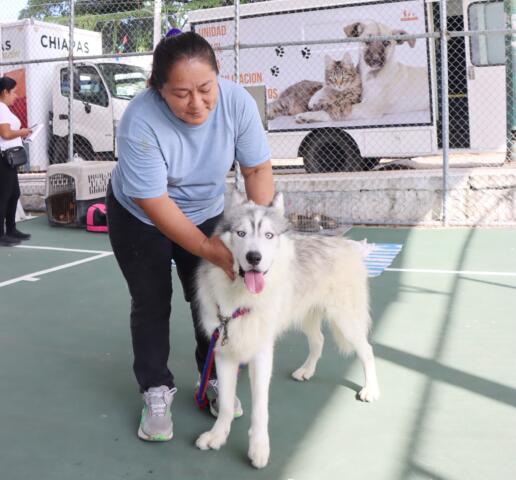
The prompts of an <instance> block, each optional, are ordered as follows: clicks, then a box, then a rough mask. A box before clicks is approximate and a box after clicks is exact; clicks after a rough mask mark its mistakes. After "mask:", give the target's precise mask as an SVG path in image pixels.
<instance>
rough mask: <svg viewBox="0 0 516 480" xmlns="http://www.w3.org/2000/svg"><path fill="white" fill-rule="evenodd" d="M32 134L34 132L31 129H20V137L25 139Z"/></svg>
mask: <svg viewBox="0 0 516 480" xmlns="http://www.w3.org/2000/svg"><path fill="white" fill-rule="evenodd" d="M31 133H32V130H31V129H30V128H21V129H20V134H21V135H20V137H22V138H25V137H27V136H29V135H30V134H31Z"/></svg>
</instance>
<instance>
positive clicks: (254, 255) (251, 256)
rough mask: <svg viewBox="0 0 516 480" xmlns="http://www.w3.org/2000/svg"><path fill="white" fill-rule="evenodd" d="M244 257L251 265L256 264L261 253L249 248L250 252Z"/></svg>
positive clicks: (260, 257)
mask: <svg viewBox="0 0 516 480" xmlns="http://www.w3.org/2000/svg"><path fill="white" fill-rule="evenodd" d="M245 258H246V260H247V261H248V262H249V263H250V264H251V265H258V264H259V263H260V260H261V259H262V254H261V253H260V252H256V251H253V250H251V251H250V252H247V254H246V256H245Z"/></svg>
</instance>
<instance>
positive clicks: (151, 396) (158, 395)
mask: <svg viewBox="0 0 516 480" xmlns="http://www.w3.org/2000/svg"><path fill="white" fill-rule="evenodd" d="M176 392H177V388H174V389H172V390H171V391H170V397H171V398H172V397H173V396H174V394H175V393H176ZM167 393H169V392H168V391H166V390H161V391H160V390H158V391H147V392H146V393H145V395H146V397H147V398H148V403H147V405H148V406H149V411H150V414H151V415H152V416H158V417H163V416H165V414H166V413H167V401H166V399H165V394H167Z"/></svg>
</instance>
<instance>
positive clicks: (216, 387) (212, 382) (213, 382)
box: [208, 380, 219, 396]
mask: <svg viewBox="0 0 516 480" xmlns="http://www.w3.org/2000/svg"><path fill="white" fill-rule="evenodd" d="M208 385H209V388H211V389H212V390H213V392H214V393H215V395H217V396H218V395H219V383H218V382H217V380H210V381H209V384H208Z"/></svg>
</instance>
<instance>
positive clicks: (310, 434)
mask: <svg viewBox="0 0 516 480" xmlns="http://www.w3.org/2000/svg"><path fill="white" fill-rule="evenodd" d="M20 229H22V230H24V231H27V232H29V233H32V239H31V241H30V242H26V243H24V245H23V246H24V247H31V248H18V247H16V248H2V249H0V305H1V309H0V384H1V386H2V387H1V395H0V411H1V412H2V415H1V424H0V469H1V472H0V478H2V479H4V480H22V479H23V480H32V479H38V480H47V479H48V480H62V479H63V480H64V479H66V480H76V479H91V480H114V479H158V478H159V479H169V480H190V479H192V480H196V479H237V480H244V479H267V480H276V479H277V480H289V479H292V480H327V479H328V480H329V479H347V480H354V479H368V480H391V479H395V480H398V479H399V480H405V479H422V480H424V479H435V480H458V479H467V480H474V479H479V480H485V479H495V478H496V479H499V480H506V479H507V480H509V479H514V478H516V410H515V407H516V368H515V367H516V348H515V345H516V229H509V228H507V229H446V230H443V229H406V228H404V229H391V228H367V229H365V228H364V229H359V228H353V229H352V230H351V231H350V232H349V234H348V235H349V236H350V237H351V238H354V239H357V240H360V239H363V238H366V237H367V239H368V241H369V242H377V243H382V242H383V243H389V242H392V243H402V244H403V249H402V251H401V252H400V254H399V255H398V256H397V258H396V259H395V261H394V263H393V265H392V266H391V270H389V271H386V272H384V273H382V274H381V275H380V276H379V277H377V278H372V279H371V280H370V286H371V306H372V307H371V309H372V316H373V319H374V320H373V321H374V325H373V329H372V332H371V339H372V343H373V346H374V349H375V353H376V356H377V369H378V376H379V380H380V386H381V389H382V396H381V398H380V400H379V401H378V402H377V403H374V404H364V403H361V402H359V401H357V400H356V398H355V396H356V392H357V390H358V388H359V385H360V384H361V383H362V372H361V368H360V365H359V363H358V361H357V360H356V358H355V357H353V356H352V357H348V358H342V357H341V356H339V354H338V352H337V350H336V348H335V346H334V344H333V341H332V340H331V339H330V338H331V337H330V336H329V335H326V338H327V342H326V345H325V351H324V353H323V357H322V359H321V361H320V363H319V367H318V370H317V372H316V375H315V376H314V378H313V379H312V380H310V381H309V382H306V383H297V382H296V381H294V380H292V379H291V378H290V373H291V372H292V371H293V370H295V369H296V368H297V367H298V366H299V365H300V364H301V363H302V362H303V360H304V358H305V355H306V353H307V346H306V341H305V339H304V337H303V336H302V335H301V334H299V333H295V332H291V333H288V334H287V335H285V336H284V337H283V338H282V339H281V340H280V341H279V342H278V344H277V347H276V355H275V368H274V376H273V379H272V385H271V396H270V437H271V460H270V463H269V465H268V466H267V467H266V468H265V469H263V470H260V471H258V470H255V469H253V468H252V467H251V466H250V464H249V461H248V460H247V455H246V454H247V430H248V428H249V418H250V398H249V384H248V378H247V372H246V371H245V370H243V371H242V374H241V375H240V380H239V386H238V392H239V396H240V398H241V400H242V403H243V406H244V411H245V414H244V416H243V417H242V418H241V419H238V420H236V421H235V422H234V424H233V429H232V431H231V434H230V437H229V440H228V443H227V444H226V445H225V446H224V447H223V448H222V449H221V450H220V451H218V452H215V451H210V452H202V451H200V450H197V449H196V447H195V445H194V441H195V439H196V437H197V436H198V435H199V434H200V433H201V432H203V431H205V430H206V429H208V428H210V426H211V425H212V422H213V419H212V418H211V417H210V416H209V415H208V414H207V413H204V412H201V411H199V410H197V408H196V407H195V405H194V401H193V393H194V384H195V381H196V379H197V374H196V371H195V367H194V355H193V348H194V347H193V329H192V326H191V323H190V316H189V311H188V308H187V305H186V304H185V302H184V300H183V299H182V294H181V292H180V287H179V285H178V282H177V278H174V280H175V285H176V287H177V288H176V292H175V295H174V300H173V319H172V324H171V344H172V354H171V357H170V361H169V365H170V367H171V369H172V370H173V372H174V374H175V376H176V382H177V386H178V388H179V390H178V393H177V395H176V398H175V400H174V404H173V418H174V432H175V435H174V438H173V440H172V441H170V442H167V443H162V444H149V443H145V442H142V441H140V440H138V438H137V436H136V430H137V425H138V421H139V414H140V409H141V405H142V403H141V398H140V395H139V393H138V389H137V386H136V382H135V380H134V377H133V374H132V366H131V365H132V350H131V344H130V332H129V295H128V291H127V287H126V284H125V282H124V280H123V278H122V276H121V274H120V272H119V270H118V267H117V265H116V262H115V259H114V257H113V256H112V255H111V254H110V253H109V252H110V245H109V241H108V239H107V236H106V235H103V234H92V233H88V232H86V231H82V230H68V229H60V228H51V227H49V226H48V224H47V222H46V218H45V217H40V218H38V219H34V220H30V221H27V222H24V223H22V224H20ZM36 246H37V247H51V248H52V249H51V250H47V249H36V248H32V247H36ZM106 252H107V253H106ZM174 276H175V273H174Z"/></svg>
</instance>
